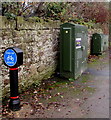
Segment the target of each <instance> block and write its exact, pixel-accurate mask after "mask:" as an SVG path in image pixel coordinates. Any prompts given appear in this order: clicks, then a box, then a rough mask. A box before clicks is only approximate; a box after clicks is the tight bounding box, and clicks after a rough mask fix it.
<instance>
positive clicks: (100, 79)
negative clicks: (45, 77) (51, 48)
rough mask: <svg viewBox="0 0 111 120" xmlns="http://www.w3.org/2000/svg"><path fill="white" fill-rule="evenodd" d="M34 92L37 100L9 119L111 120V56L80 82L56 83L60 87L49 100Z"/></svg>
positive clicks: (91, 68)
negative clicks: (110, 88)
mask: <svg viewBox="0 0 111 120" xmlns="http://www.w3.org/2000/svg"><path fill="white" fill-rule="evenodd" d="M53 79H54V78H53ZM56 79H58V78H56ZM61 81H63V80H62V79H61ZM33 92H34V97H32V96H30V95H29V96H28V98H27V99H25V100H23V101H22V102H23V107H22V109H21V110H20V111H17V112H10V113H9V115H7V117H9V118H109V54H105V55H103V56H102V57H100V58H99V59H97V61H94V62H91V63H89V65H88V70H87V71H86V72H85V73H84V74H83V75H82V76H81V77H80V78H78V80H75V81H73V82H68V83H67V82H66V83H65V84H62V85H61V84H60V85H59V84H57V83H56V87H54V88H53V89H52V88H50V90H49V91H48V93H47V90H46V91H45V92H44V93H45V94H46V96H45V94H44V96H45V97H44V96H42V97H40V93H39V97H38V96H37V95H38V92H37V91H35V90H34V91H33ZM42 93H43V91H42ZM49 93H50V94H49ZM21 96H22V95H21ZM30 98H33V99H30ZM33 104H34V105H33ZM12 115H13V117H12Z"/></svg>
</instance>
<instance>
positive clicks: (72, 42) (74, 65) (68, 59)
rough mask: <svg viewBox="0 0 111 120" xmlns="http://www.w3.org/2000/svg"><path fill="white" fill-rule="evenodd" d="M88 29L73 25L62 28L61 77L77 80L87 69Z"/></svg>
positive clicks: (68, 24)
mask: <svg viewBox="0 0 111 120" xmlns="http://www.w3.org/2000/svg"><path fill="white" fill-rule="evenodd" d="M87 48H88V37H87V27H85V26H82V25H76V24H72V23H64V24H62V25H61V26H60V75H61V76H63V77H66V78H69V79H76V78H77V77H78V76H79V75H81V74H82V73H83V72H84V71H85V70H86V69H87Z"/></svg>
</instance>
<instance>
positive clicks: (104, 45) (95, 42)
mask: <svg viewBox="0 0 111 120" xmlns="http://www.w3.org/2000/svg"><path fill="white" fill-rule="evenodd" d="M108 45H109V42H108V35H104V34H99V33H94V34H93V35H92V38H91V55H101V54H102V53H103V52H104V51H106V50H107V49H108Z"/></svg>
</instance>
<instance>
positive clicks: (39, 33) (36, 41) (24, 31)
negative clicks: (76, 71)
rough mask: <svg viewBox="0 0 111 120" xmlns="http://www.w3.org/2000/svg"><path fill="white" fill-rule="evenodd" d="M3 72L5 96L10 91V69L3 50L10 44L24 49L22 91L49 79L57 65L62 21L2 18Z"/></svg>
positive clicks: (0, 30) (20, 84)
mask: <svg viewBox="0 0 111 120" xmlns="http://www.w3.org/2000/svg"><path fill="white" fill-rule="evenodd" d="M0 19H1V20H0V21H1V23H0V53H1V54H0V69H1V70H0V71H1V75H0V76H2V82H1V86H2V90H3V95H7V94H6V93H7V91H9V74H8V73H9V68H7V67H6V66H4V65H3V51H4V50H5V49H6V48H8V47H12V46H14V47H18V48H21V49H22V50H23V53H24V59H23V65H22V66H20V67H19V89H20V90H19V91H22V90H24V89H25V88H27V87H29V86H30V85H32V84H33V83H35V84H37V85H38V84H39V83H40V81H41V80H42V79H47V78H49V77H50V76H51V75H52V74H53V73H54V71H55V69H56V66H57V53H58V42H59V40H58V36H59V22H53V21H50V22H44V21H39V22H36V20H35V19H28V20H27V21H26V20H24V19H23V18H21V17H18V18H17V22H16V21H15V20H7V19H6V18H5V17H1V18H0Z"/></svg>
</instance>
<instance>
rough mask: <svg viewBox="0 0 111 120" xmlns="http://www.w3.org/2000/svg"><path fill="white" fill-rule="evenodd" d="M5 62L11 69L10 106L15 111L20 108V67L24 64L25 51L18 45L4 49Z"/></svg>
mask: <svg viewBox="0 0 111 120" xmlns="http://www.w3.org/2000/svg"><path fill="white" fill-rule="evenodd" d="M4 64H5V65H6V66H8V67H9V69H10V102H9V108H10V109H11V110H13V111H15V110H19V109H20V99H19V95H18V67H19V66H20V65H22V64H23V51H22V50H21V49H19V48H16V47H11V48H7V49H6V50H5V51H4Z"/></svg>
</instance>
